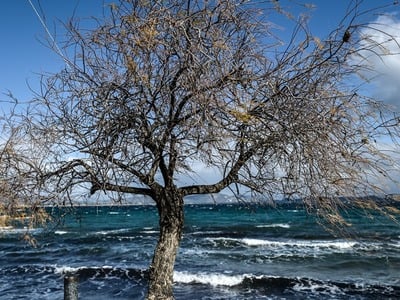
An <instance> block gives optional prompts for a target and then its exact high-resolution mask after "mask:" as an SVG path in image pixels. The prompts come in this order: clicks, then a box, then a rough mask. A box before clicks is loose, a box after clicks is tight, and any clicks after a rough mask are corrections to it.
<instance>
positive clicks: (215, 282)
mask: <svg viewBox="0 0 400 300" xmlns="http://www.w3.org/2000/svg"><path fill="white" fill-rule="evenodd" d="M245 277H249V276H248V275H227V274H218V273H197V274H193V273H189V272H178V271H175V272H174V281H175V282H179V283H201V284H208V285H211V286H235V285H238V284H240V283H241V282H242V281H243V279H244V278H245Z"/></svg>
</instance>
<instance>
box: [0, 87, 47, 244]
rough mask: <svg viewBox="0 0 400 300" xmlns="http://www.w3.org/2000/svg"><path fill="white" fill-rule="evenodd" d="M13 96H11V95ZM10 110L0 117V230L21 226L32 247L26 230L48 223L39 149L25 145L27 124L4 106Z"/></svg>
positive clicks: (30, 237) (11, 105)
mask: <svg viewBox="0 0 400 300" xmlns="http://www.w3.org/2000/svg"><path fill="white" fill-rule="evenodd" d="M10 96H11V97H12V95H10ZM4 106H5V107H10V109H9V111H7V112H6V111H4V114H3V115H2V116H0V227H1V226H10V225H14V224H15V223H19V224H20V225H24V226H25V227H26V228H27V232H26V233H25V235H24V239H25V240H26V241H27V242H29V243H31V244H32V245H33V246H35V244H36V241H35V239H34V238H33V237H32V236H31V235H30V234H29V229H30V228H32V227H34V226H36V225H38V224H44V223H46V222H47V221H49V218H50V217H49V215H48V214H47V213H46V212H45V210H44V209H43V207H42V206H43V204H45V201H43V200H44V198H43V197H41V192H39V190H40V186H41V184H40V183H39V181H40V180H41V177H42V176H41V172H40V170H41V166H40V164H39V162H40V161H41V160H40V159H37V157H36V158H35V155H32V152H33V153H36V154H38V152H39V151H40V148H39V147H36V146H35V145H33V144H29V143H26V140H25V138H26V136H25V135H26V132H27V128H24V126H25V125H26V124H29V123H28V122H25V118H21V116H18V115H17V113H16V107H17V106H16V105H14V104H10V103H8V104H7V103H6V104H5V105H4Z"/></svg>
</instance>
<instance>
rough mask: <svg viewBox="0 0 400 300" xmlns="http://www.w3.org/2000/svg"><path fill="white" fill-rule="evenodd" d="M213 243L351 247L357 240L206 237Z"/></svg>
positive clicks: (286, 246) (280, 246) (342, 248)
mask: <svg viewBox="0 0 400 300" xmlns="http://www.w3.org/2000/svg"><path fill="white" fill-rule="evenodd" d="M206 240H209V241H211V242H213V243H216V242H221V241H222V242H231V243H236V244H241V245H245V246H249V247H269V248H282V247H285V248H320V249H324V248H325V249H326V248H329V249H338V250H345V249H352V248H354V247H356V246H358V245H359V243H357V242H351V241H345V240H328V241H315V240H313V241H309V240H287V241H276V240H264V239H256V238H225V237H217V238H206Z"/></svg>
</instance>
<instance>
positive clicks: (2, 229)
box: [0, 226, 43, 234]
mask: <svg viewBox="0 0 400 300" xmlns="http://www.w3.org/2000/svg"><path fill="white" fill-rule="evenodd" d="M41 231H43V228H27V227H23V228H15V227H12V226H6V227H0V234H21V233H22V234H23V233H27V232H28V233H30V234H35V233H40V232H41Z"/></svg>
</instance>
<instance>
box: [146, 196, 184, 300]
mask: <svg viewBox="0 0 400 300" xmlns="http://www.w3.org/2000/svg"><path fill="white" fill-rule="evenodd" d="M155 198H156V203H157V208H158V213H159V218H160V237H159V240H158V243H157V246H156V249H155V251H154V256H153V261H152V264H151V266H150V274H149V290H148V295H147V299H148V300H155V299H157V300H166V299H174V295H173V273H174V264H175V258H176V254H177V251H178V248H179V244H180V241H181V237H182V230H183V224H184V212H183V195H182V193H180V191H178V190H177V189H171V190H169V191H168V190H164V191H163V192H162V193H160V194H158V195H157V196H155Z"/></svg>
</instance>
